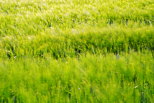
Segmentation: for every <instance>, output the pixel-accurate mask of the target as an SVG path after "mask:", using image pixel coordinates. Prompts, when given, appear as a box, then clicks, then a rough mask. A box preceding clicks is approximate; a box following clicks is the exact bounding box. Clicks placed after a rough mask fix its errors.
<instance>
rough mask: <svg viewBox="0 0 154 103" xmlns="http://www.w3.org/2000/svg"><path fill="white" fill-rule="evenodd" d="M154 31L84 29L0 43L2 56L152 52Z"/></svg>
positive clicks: (11, 38)
mask: <svg viewBox="0 0 154 103" xmlns="http://www.w3.org/2000/svg"><path fill="white" fill-rule="evenodd" d="M153 34H154V30H153V27H151V28H150V27H148V28H136V29H128V28H125V29H124V28H123V29H122V28H115V29H114V28H107V29H103V28H88V29H87V30H86V29H82V30H81V29H79V30H74V29H73V30H71V31H67V32H66V31H65V32H59V34H57V35H51V34H48V33H45V34H41V35H36V36H7V37H4V38H2V39H1V40H0V47H1V48H0V50H1V53H0V54H1V55H0V56H4V57H6V56H7V57H9V58H11V57H15V56H16V57H20V56H40V57H44V56H53V57H54V58H61V57H62V58H63V57H73V56H78V55H80V54H82V53H86V52H89V53H92V54H98V53H109V52H112V53H115V54H119V53H121V52H129V51H131V50H134V51H142V50H150V51H153V50H154V45H153V44H154V35H153Z"/></svg>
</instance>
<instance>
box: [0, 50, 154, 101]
mask: <svg viewBox="0 0 154 103" xmlns="http://www.w3.org/2000/svg"><path fill="white" fill-rule="evenodd" d="M153 62H154V58H153V56H152V54H151V53H150V52H148V51H147V52H144V53H139V52H138V53H136V52H131V53H129V54H125V53H124V54H121V55H117V56H116V55H114V54H110V53H108V54H107V55H104V56H103V55H90V54H87V55H86V56H84V55H82V56H81V57H80V58H78V59H77V58H66V59H59V60H55V59H52V57H48V58H46V59H40V58H20V59H18V58H15V59H11V60H9V59H5V60H1V62H0V78H1V79H0V83H1V86H0V102H8V101H9V102H14V103H15V102H17V103H42V102H43V103H49V102H50V103H51V102H54V103H64V102H65V103H66V102H67V103H69V102H70V103H74V102H79V103H83V102H84V103H89V102H91V103H98V102H106V103H111V102H112V103H113V102H118V103H119V102H121V103H123V102H125V103H130V102H131V103H138V102H144V103H152V102H153V91H154V88H153V87H154V79H153V78H154V72H153V71H154V63H153Z"/></svg>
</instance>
